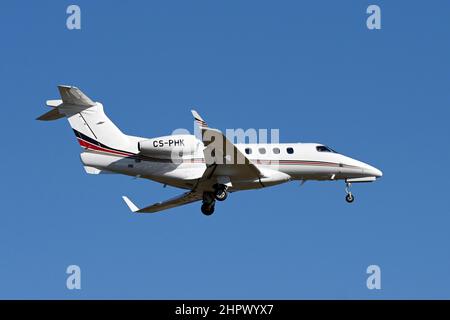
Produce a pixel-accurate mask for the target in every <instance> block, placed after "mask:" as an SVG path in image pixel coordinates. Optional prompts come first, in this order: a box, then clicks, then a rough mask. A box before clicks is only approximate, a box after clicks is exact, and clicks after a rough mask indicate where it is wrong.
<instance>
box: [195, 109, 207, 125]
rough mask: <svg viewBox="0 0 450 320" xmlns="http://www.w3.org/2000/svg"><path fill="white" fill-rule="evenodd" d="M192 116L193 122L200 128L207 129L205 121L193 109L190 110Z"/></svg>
mask: <svg viewBox="0 0 450 320" xmlns="http://www.w3.org/2000/svg"><path fill="white" fill-rule="evenodd" d="M191 113H192V115H193V116H194V119H195V121H196V122H197V123H198V125H199V126H200V127H205V128H206V127H208V124H207V123H206V121H205V120H203V118H202V117H201V116H200V115H199V114H198V112H197V111H195V110H194V109H192V110H191Z"/></svg>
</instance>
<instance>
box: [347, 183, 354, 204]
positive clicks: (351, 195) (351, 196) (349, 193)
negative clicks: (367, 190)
mask: <svg viewBox="0 0 450 320" xmlns="http://www.w3.org/2000/svg"><path fill="white" fill-rule="evenodd" d="M351 186H352V184H351V183H350V182H346V187H345V192H346V193H347V195H346V196H345V201H347V202H348V203H352V202H353V201H355V197H354V196H353V194H352V192H351V191H350V187H351Z"/></svg>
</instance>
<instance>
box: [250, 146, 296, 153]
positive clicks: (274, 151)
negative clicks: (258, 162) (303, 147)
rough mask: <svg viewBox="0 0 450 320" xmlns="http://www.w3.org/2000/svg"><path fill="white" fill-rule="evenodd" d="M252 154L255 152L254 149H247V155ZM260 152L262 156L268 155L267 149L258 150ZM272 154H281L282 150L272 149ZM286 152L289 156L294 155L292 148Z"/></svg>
mask: <svg viewBox="0 0 450 320" xmlns="http://www.w3.org/2000/svg"><path fill="white" fill-rule="evenodd" d="M252 152H253V151H252V148H245V153H246V154H252ZM258 152H259V153H260V154H266V148H258ZM272 152H273V153H274V154H280V152H281V151H280V148H277V147H275V148H273V149H272ZM286 152H287V153H288V154H293V153H294V148H291V147H289V148H286Z"/></svg>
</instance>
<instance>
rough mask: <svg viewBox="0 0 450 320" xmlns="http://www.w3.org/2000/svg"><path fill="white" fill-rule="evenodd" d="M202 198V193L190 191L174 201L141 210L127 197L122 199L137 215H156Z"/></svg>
mask: <svg viewBox="0 0 450 320" xmlns="http://www.w3.org/2000/svg"><path fill="white" fill-rule="evenodd" d="M202 198H203V196H202V194H201V193H198V192H195V191H189V192H185V193H183V194H182V195H179V196H176V197H174V198H172V199H169V200H166V201H162V202H158V203H155V204H152V205H150V206H148V207H145V208H142V209H139V208H138V207H137V206H136V205H135V204H134V203H133V202H131V200H130V199H128V198H127V197H125V196H123V197H122V199H123V200H124V201H125V203H126V204H127V206H128V208H130V210H131V211H132V212H135V213H155V212H159V211H162V210H166V209H170V208H174V207H179V206H183V205H185V204H188V203H192V202H195V201H199V200H201V199H202Z"/></svg>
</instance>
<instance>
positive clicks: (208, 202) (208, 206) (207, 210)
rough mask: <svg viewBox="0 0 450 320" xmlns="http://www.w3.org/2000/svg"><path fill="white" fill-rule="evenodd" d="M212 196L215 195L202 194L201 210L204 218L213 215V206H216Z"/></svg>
mask: <svg viewBox="0 0 450 320" xmlns="http://www.w3.org/2000/svg"><path fill="white" fill-rule="evenodd" d="M214 196H215V195H214V193H212V192H203V203H202V208H201V210H202V213H203V214H204V215H205V216H210V215H212V214H213V213H214V206H215V204H216V200H215V199H214Z"/></svg>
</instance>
